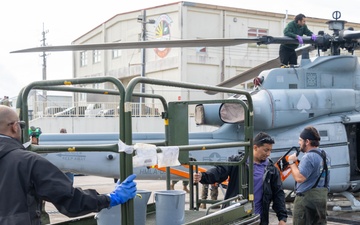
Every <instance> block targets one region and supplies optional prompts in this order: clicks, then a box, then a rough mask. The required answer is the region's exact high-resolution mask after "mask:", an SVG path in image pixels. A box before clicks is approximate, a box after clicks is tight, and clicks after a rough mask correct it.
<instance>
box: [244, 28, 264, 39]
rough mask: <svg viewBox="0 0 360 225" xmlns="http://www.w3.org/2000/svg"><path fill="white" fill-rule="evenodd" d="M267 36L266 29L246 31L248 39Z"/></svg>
mask: <svg viewBox="0 0 360 225" xmlns="http://www.w3.org/2000/svg"><path fill="white" fill-rule="evenodd" d="M266 35H268V30H267V29H261V28H249V30H248V37H249V38H254V37H262V36H266Z"/></svg>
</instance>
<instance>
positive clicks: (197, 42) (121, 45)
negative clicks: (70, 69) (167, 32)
mask: <svg viewBox="0 0 360 225" xmlns="http://www.w3.org/2000/svg"><path fill="white" fill-rule="evenodd" d="M257 42H259V38H228V39H223V38H219V39H188V40H161V41H140V42H139V41H135V42H116V43H100V44H80V45H62V46H45V47H35V48H29V49H23V50H17V51H13V52H11V53H25V52H54V51H86V50H112V49H138V48H175V47H220V46H234V45H241V44H246V43H257Z"/></svg>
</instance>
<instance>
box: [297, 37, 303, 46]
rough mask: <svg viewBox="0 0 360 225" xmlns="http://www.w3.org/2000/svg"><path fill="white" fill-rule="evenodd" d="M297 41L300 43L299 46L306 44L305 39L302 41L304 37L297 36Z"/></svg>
mask: <svg viewBox="0 0 360 225" xmlns="http://www.w3.org/2000/svg"><path fill="white" fill-rule="evenodd" d="M296 39H298V41H299V44H301V45H302V44H304V41H303V39H302V37H301V36H299V35H296Z"/></svg>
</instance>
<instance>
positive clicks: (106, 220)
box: [95, 190, 151, 225]
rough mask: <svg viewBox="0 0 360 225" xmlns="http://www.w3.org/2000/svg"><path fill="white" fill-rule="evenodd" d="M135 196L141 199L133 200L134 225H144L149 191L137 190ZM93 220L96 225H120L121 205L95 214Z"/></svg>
mask: <svg viewBox="0 0 360 225" xmlns="http://www.w3.org/2000/svg"><path fill="white" fill-rule="evenodd" d="M136 193H137V194H140V195H141V197H139V196H137V195H136V196H135V198H134V208H135V211H134V224H135V225H145V222H146V210H147V203H148V200H149V198H150V195H151V191H145V190H137V192H136ZM95 219H96V221H97V224H98V225H113V224H121V205H117V206H114V207H111V208H110V209H102V210H101V211H100V212H99V213H98V214H96V216H95Z"/></svg>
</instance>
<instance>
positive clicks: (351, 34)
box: [340, 30, 360, 40]
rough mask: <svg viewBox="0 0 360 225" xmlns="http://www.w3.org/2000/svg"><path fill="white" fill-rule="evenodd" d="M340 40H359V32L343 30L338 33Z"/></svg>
mask: <svg viewBox="0 0 360 225" xmlns="http://www.w3.org/2000/svg"><path fill="white" fill-rule="evenodd" d="M340 38H343V39H346V40H355V39H360V31H353V30H343V31H341V32H340Z"/></svg>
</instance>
